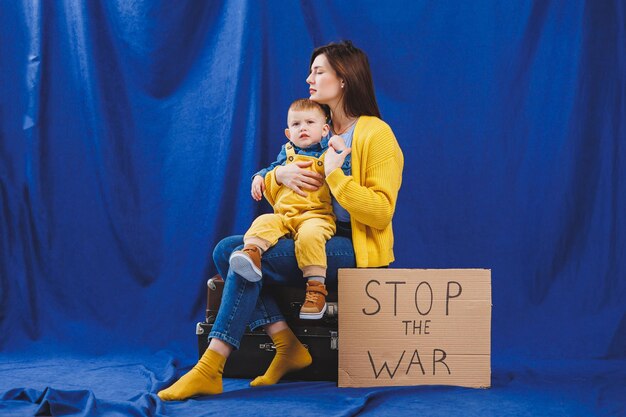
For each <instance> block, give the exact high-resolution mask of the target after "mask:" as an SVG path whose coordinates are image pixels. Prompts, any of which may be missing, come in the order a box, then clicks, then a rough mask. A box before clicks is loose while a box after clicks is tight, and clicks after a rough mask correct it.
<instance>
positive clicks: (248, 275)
mask: <svg viewBox="0 0 626 417" xmlns="http://www.w3.org/2000/svg"><path fill="white" fill-rule="evenodd" d="M229 263H230V269H232V270H233V272H235V273H237V274H239V275H241V276H242V277H243V278H245V279H247V280H248V281H251V282H257V281H258V280H260V279H261V277H262V276H263V273H262V272H261V251H260V250H259V248H257V247H256V246H255V245H245V246H244V247H243V249H242V250H236V251H234V252H233V253H232V255H230V259H229Z"/></svg>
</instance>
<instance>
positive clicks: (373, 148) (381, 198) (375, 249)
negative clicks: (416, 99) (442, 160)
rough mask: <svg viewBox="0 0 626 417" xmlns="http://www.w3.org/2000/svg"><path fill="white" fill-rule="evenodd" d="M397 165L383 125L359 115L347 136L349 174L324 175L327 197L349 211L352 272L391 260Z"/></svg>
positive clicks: (397, 154) (399, 160)
mask: <svg viewBox="0 0 626 417" xmlns="http://www.w3.org/2000/svg"><path fill="white" fill-rule="evenodd" d="M403 167H404V157H403V155H402V150H400V146H399V145H398V142H397V140H396V137H395V136H394V134H393V132H392V131H391V128H390V127H389V125H388V124H387V123H385V122H383V121H382V120H380V119H379V118H377V117H372V116H361V117H359V120H358V122H357V124H356V127H355V128H354V135H353V137H352V175H351V176H346V175H345V174H344V173H343V171H342V170H341V168H337V169H335V170H334V171H333V172H331V173H330V174H328V176H327V177H326V182H327V183H328V186H329V187H330V190H331V192H332V193H333V196H334V197H335V198H336V199H337V201H338V202H339V204H340V205H341V206H342V207H343V208H345V209H346V210H347V211H348V213H350V219H351V223H352V244H353V246H354V254H355V257H356V266H357V267H358V268H368V267H369V268H372V267H377V266H386V265H389V264H390V263H391V262H393V260H394V256H393V228H392V226H391V219H392V218H393V213H394V212H395V209H396V200H397V198H398V191H399V190H400V184H401V183H402V168H403Z"/></svg>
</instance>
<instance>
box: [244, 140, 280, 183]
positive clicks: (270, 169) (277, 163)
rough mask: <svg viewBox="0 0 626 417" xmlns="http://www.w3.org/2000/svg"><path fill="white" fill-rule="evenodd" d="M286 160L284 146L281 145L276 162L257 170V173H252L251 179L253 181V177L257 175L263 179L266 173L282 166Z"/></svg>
mask: <svg viewBox="0 0 626 417" xmlns="http://www.w3.org/2000/svg"><path fill="white" fill-rule="evenodd" d="M286 160H287V152H286V151H285V145H283V146H282V147H281V148H280V152H279V153H278V156H277V157H276V160H275V161H274V162H272V163H271V164H270V165H269V166H268V167H266V168H263V169H261V170H259V171H258V172H256V173H254V175H253V176H252V179H254V177H256V176H257V175H259V176H261V177H262V178H265V175H267V173H268V172H270V171H272V170H273V169H274V168H276V167H277V166H279V165H283V164H284V163H285V161H286Z"/></svg>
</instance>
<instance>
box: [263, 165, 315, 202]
mask: <svg viewBox="0 0 626 417" xmlns="http://www.w3.org/2000/svg"><path fill="white" fill-rule="evenodd" d="M312 163H313V161H296V162H294V163H293V164H287V165H284V166H279V167H276V168H275V169H274V175H275V176H276V182H277V183H279V184H283V185H285V186H287V187H289V188H291V189H292V190H293V191H295V192H296V194H299V195H301V196H303V197H306V196H307V194H306V193H305V192H304V191H302V190H308V191H315V190H317V189H318V188H320V187H321V186H322V184H323V183H324V177H323V176H322V175H321V174H318V173H317V172H313V171H310V170H308V169H304V168H306V167H308V166H311V164H312Z"/></svg>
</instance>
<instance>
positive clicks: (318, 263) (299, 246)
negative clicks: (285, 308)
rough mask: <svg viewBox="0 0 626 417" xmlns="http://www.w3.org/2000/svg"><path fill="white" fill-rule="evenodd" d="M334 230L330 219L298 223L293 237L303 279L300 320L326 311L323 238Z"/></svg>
mask: <svg viewBox="0 0 626 417" xmlns="http://www.w3.org/2000/svg"><path fill="white" fill-rule="evenodd" d="M334 232H335V223H334V221H332V219H331V218H329V219H324V218H311V219H307V220H305V221H303V222H302V223H301V224H300V225H298V229H297V233H296V235H295V237H294V242H295V251H296V257H297V258H298V266H299V267H300V269H302V273H303V275H304V277H305V278H306V279H307V290H306V298H305V301H304V303H303V305H302V308H301V309H300V318H301V319H321V318H322V316H323V315H324V312H325V311H326V296H327V295H328V292H327V291H326V286H325V285H324V282H325V278H326V241H327V240H328V239H330V238H331V236H332V235H333V233H334Z"/></svg>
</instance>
